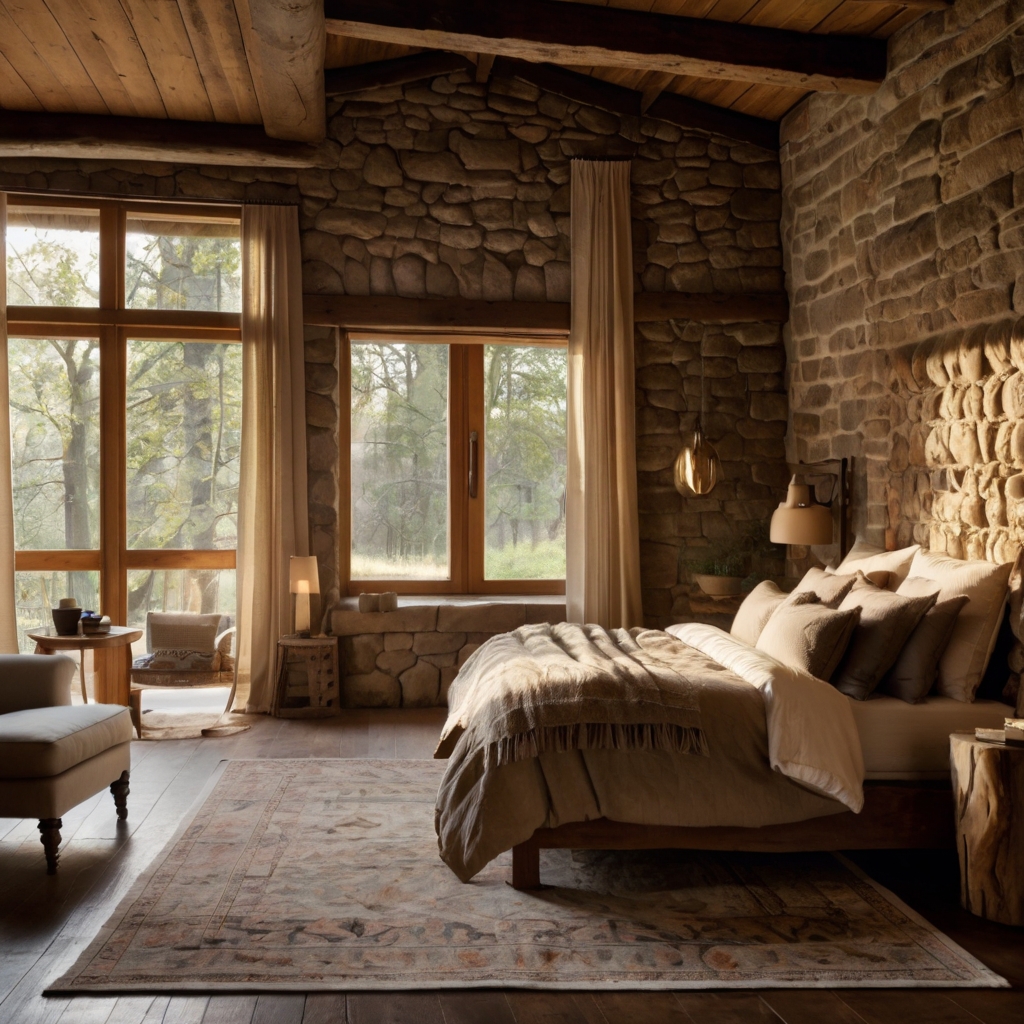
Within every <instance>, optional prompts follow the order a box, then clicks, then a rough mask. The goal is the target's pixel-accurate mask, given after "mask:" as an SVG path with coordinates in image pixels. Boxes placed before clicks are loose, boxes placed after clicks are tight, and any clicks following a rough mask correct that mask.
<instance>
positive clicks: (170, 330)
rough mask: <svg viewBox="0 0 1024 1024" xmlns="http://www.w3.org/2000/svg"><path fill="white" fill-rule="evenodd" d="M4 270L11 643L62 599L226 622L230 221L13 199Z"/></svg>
mask: <svg viewBox="0 0 1024 1024" xmlns="http://www.w3.org/2000/svg"><path fill="white" fill-rule="evenodd" d="M6 258H7V275H8V286H7V301H8V324H9V327H8V331H9V344H8V353H9V362H10V406H11V437H12V450H11V454H12V463H13V482H14V511H15V544H16V548H17V561H16V566H17V587H18V594H17V599H18V618H19V627H20V629H21V631H22V634H24V631H25V630H26V629H29V628H33V627H38V626H40V625H44V624H46V623H47V621H48V619H49V608H50V607H53V606H54V605H56V603H57V600H58V599H59V598H61V597H64V596H73V597H75V598H77V599H78V601H79V603H80V604H81V605H82V606H83V607H89V608H99V609H100V610H102V611H103V612H104V613H106V614H109V615H110V616H111V618H112V620H113V621H115V622H118V623H129V624H141V623H143V622H144V621H145V616H146V612H147V611H149V610H161V609H166V610H178V609H180V610H189V611H197V612H198V611H203V612H209V611H221V612H222V613H224V614H225V615H227V616H231V615H232V614H233V611H234V571H233V570H234V557H235V551H234V549H235V544H236V535H235V522H236V512H237V491H238V460H239V445H240V430H241V346H240V345H239V344H238V342H239V341H240V338H239V317H238V313H237V310H238V309H239V305H240V278H241V265H240V263H241V261H240V245H239V212H238V210H237V209H224V208H206V207H180V206H170V205H167V206H164V205H157V204H130V203H117V202H106V201H104V202H99V203H97V202H96V201H92V202H85V201H83V203H82V204H81V205H80V206H79V205H76V204H75V203H73V202H71V201H69V200H61V201H60V202H59V203H57V202H54V201H52V200H49V199H47V198H46V197H31V198H30V197H25V198H23V199H22V198H20V197H19V198H14V197H12V198H11V199H10V201H9V206H8V231H7V254H6ZM26 648H27V645H24V644H23V649H26Z"/></svg>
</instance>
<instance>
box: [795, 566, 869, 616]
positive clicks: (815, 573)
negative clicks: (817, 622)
mask: <svg viewBox="0 0 1024 1024" xmlns="http://www.w3.org/2000/svg"><path fill="white" fill-rule="evenodd" d="M855 581H856V577H855V576H836V575H835V574H834V573H830V572H825V570H824V569H808V570H807V572H805V573H804V578H803V579H802V580H801V581H800V582H799V583H798V584H797V585H796V586H795V587H794V588H793V592H792V593H791V594H790V595H789V596H790V598H793V597H795V596H796V595H797V594H807V593H811V594H814V595H816V596H817V598H818V600H819V601H820V602H821V603H822V604H823V605H824V606H825V607H826V608H838V607H839V605H840V604H842V601H843V598H844V597H846V595H847V594H848V593H849V592H850V588H851V587H852V586H853V584H854V582H855Z"/></svg>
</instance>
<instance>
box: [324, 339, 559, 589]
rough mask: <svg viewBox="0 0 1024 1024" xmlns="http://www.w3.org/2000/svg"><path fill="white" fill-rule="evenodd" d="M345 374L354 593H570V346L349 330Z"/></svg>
mask: <svg viewBox="0 0 1024 1024" xmlns="http://www.w3.org/2000/svg"><path fill="white" fill-rule="evenodd" d="M341 366H342V380H341V393H342V395H343V396H346V395H347V396H348V399H349V402H350V407H351V415H350V416H344V415H343V416H342V424H341V428H342V434H343V435H344V436H343V437H342V439H341V442H342V443H341V459H342V465H341V474H340V478H341V488H340V490H341V504H342V516H341V533H342V536H341V553H342V561H343V566H342V571H343V572H344V573H345V576H344V577H343V578H344V579H346V580H347V581H348V591H349V593H350V594H358V593H361V592H373V591H380V590H395V591H398V592H399V593H406V594H444V593H457V594H513V593H520V594H524V593H525V594H561V593H564V592H565V466H566V459H565V455H566V348H565V341H564V339H555V340H552V339H547V338H543V339H537V338H514V337H502V336H494V337H467V336H463V335H457V336H451V337H438V336H429V335H416V334H412V335H395V334H385V333H379V334H373V333H366V334H363V333H356V332H352V333H350V334H349V336H348V337H347V338H345V339H344V340H343V342H342V354H341ZM343 405H344V398H343Z"/></svg>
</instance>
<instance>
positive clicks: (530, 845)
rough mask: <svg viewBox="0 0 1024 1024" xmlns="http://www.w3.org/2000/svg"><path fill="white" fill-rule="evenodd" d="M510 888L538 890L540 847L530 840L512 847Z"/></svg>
mask: <svg viewBox="0 0 1024 1024" xmlns="http://www.w3.org/2000/svg"><path fill="white" fill-rule="evenodd" d="M512 888H513V889H539V888H540V847H539V846H538V845H537V844H536V843H535V842H534V841H533V840H532V839H528V840H527V841H526V842H525V843H520V844H519V845H518V846H513V847H512Z"/></svg>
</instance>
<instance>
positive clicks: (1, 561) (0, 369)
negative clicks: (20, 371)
mask: <svg viewBox="0 0 1024 1024" xmlns="http://www.w3.org/2000/svg"><path fill="white" fill-rule="evenodd" d="M0 242H2V243H3V251H4V258H3V260H2V261H0V262H2V263H3V268H2V269H0V288H2V289H3V296H4V302H3V309H2V310H0V654H17V653H18V616H17V611H16V609H15V601H14V492H13V486H14V485H13V480H12V476H11V406H10V379H9V377H10V375H9V371H8V363H7V195H6V193H4V192H0Z"/></svg>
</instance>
